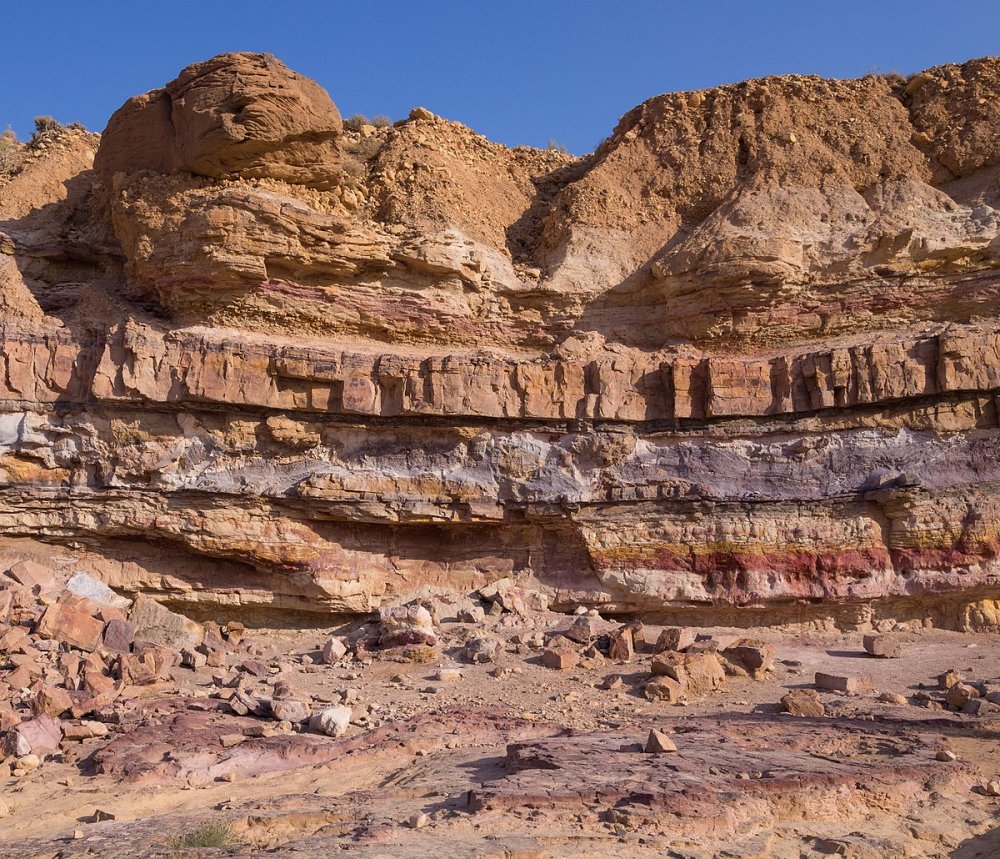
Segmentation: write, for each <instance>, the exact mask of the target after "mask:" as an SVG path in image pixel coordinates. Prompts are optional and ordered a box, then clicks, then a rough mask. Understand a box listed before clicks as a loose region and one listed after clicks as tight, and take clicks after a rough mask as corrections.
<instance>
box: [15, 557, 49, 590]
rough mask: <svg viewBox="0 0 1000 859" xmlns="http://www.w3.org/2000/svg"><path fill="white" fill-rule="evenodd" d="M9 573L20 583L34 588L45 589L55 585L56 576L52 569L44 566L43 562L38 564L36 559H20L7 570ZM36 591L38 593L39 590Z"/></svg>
mask: <svg viewBox="0 0 1000 859" xmlns="http://www.w3.org/2000/svg"><path fill="white" fill-rule="evenodd" d="M7 575H8V576H10V577H11V578H12V579H13V580H14V581H15V582H17V583H18V584H20V585H24V587H26V588H30V589H32V590H34V589H35V588H38V590H43V589H47V588H50V587H54V586H55V576H54V575H53V573H52V570H50V569H48V567H43V566H42V565H41V564H36V563H35V562H34V561H20V562H19V563H17V564H14V566H13V567H11V568H10V569H9V570H7ZM35 592H36V593H37V592H38V591H35Z"/></svg>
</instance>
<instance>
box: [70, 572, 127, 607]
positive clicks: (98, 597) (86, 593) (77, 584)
mask: <svg viewBox="0 0 1000 859" xmlns="http://www.w3.org/2000/svg"><path fill="white" fill-rule="evenodd" d="M66 590H68V591H69V592H70V593H71V594H76V595H77V596H79V597H84V598H85V599H89V600H90V601H91V602H94V603H96V604H97V605H101V606H111V607H113V608H123V609H124V608H128V607H129V606H130V605H132V600H130V599H128V598H127V597H123V596H119V595H118V594H116V593H115V592H114V591H113V590H111V588H109V587H108V586H107V585H106V584H104V582H102V581H100V580H98V579H95V578H94V577H93V576H92V575H90V574H89V573H85V572H83V571H82V570H79V571H77V572H75V573H74V574H73V575H72V577H71V578H70V580H69V581H68V582H66Z"/></svg>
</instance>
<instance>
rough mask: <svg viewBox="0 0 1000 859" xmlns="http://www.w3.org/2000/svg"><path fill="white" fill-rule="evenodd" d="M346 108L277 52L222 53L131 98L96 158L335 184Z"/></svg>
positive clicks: (112, 167)
mask: <svg viewBox="0 0 1000 859" xmlns="http://www.w3.org/2000/svg"><path fill="white" fill-rule="evenodd" d="M342 130H343V123H342V122H341V118H340V114H339V112H338V111H337V108H336V107H335V106H334V104H333V102H332V101H331V100H330V97H329V95H327V93H326V91H325V90H324V89H323V88H322V87H321V86H319V84H317V83H316V82H315V81H312V80H310V79H309V78H306V77H303V76H302V75H299V74H296V73H295V72H293V71H291V70H289V69H288V68H287V67H286V66H285V65H284V64H283V63H281V62H280V61H279V60H277V59H275V58H274V57H272V56H271V55H270V54H247V53H232V54H220V55H219V56H217V57H214V58H212V59H211V60H207V61H205V62H203V63H196V64H194V65H191V66H188V67H187V68H186V69H184V70H183V71H182V72H181V73H180V75H178V76H177V78H176V79H175V80H173V81H171V82H170V83H168V84H167V85H166V87H164V88H163V89H161V90H153V91H152V92H149V93H146V94H145V95H141V96H136V97H135V98H132V99H129V101H127V102H126V103H125V104H124V105H123V106H122V107H121V108H119V109H118V111H116V112H115V114H114V115H113V116H112V117H111V119H110V121H109V122H108V126H107V128H106V129H105V130H104V134H103V135H102V138H101V146H100V148H99V149H98V152H97V156H96V158H95V160H94V166H95V168H96V169H97V171H98V172H99V173H101V174H102V175H103V176H104V177H105V181H107V182H110V180H111V178H112V177H113V176H114V174H115V173H118V172H125V173H134V172H137V171H140V170H152V171H155V172H158V173H169V172H171V171H173V170H184V171H187V172H189V173H194V174H197V175H200V176H210V177H213V178H218V177H222V176H245V177H267V178H271V179H280V180H282V181H285V182H292V183H298V184H303V185H310V186H313V187H318V188H329V187H332V186H333V185H335V184H336V182H337V180H338V178H339V176H340V158H339V153H338V149H337V138H338V137H339V136H340V134H341V132H342Z"/></svg>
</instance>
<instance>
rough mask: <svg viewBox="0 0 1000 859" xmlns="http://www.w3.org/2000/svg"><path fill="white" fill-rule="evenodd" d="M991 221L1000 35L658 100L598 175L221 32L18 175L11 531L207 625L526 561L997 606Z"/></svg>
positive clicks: (620, 134) (759, 619)
mask: <svg viewBox="0 0 1000 859" xmlns="http://www.w3.org/2000/svg"><path fill="white" fill-rule="evenodd" d="M998 234H1000V60H997V59H983V60H973V61H971V62H968V63H966V64H964V65H961V66H957V65H955V66H942V67H940V68H935V69H930V70H928V71H926V72H922V73H920V74H918V75H915V76H913V77H911V78H909V79H903V78H901V77H881V76H868V77H866V78H863V79H861V80H855V81H834V80H823V79H819V78H813V77H781V78H766V79H761V80H755V81H748V82H745V83H741V84H736V85H731V86H725V87H720V88H717V89H712V90H705V91H699V92H690V93H677V94H669V95H661V96H657V97H655V98H652V99H650V100H649V101H647V102H645V103H643V104H642V105H640V106H638V107H636V108H634V109H633V110H631V111H630V112H629V113H627V114H626V115H625V116H624V117H623V118H622V120H621V121H620V123H619V124H618V126H617V127H616V128H615V129H614V131H613V133H612V134H611V136H610V137H608V138H607V140H605V141H604V142H603V143H602V144H601V145H600V146H599V147H598V149H597V150H596V151H595V152H594V153H593V154H591V155H588V156H586V157H583V158H574V157H571V156H568V155H564V154H561V153H559V152H556V151H539V150H533V149H528V148H515V149H509V148H506V147H503V146H500V145H497V144H495V143H491V142H490V141H487V140H485V139H483V138H482V137H480V136H479V135H477V134H475V133H474V132H472V131H470V130H469V129H467V128H465V127H463V126H461V125H459V124H457V123H454V122H448V121H446V120H444V119H441V118H438V117H435V116H433V115H431V114H429V112H427V111H425V110H422V109H420V110H415V111H414V112H413V113H412V114H411V117H410V118H409V119H407V120H403V121H400V122H397V123H396V124H395V125H394V126H392V127H390V128H384V129H383V128H375V127H373V126H362V127H361V128H360V129H359V130H358V129H345V127H344V125H343V123H342V121H341V118H340V115H339V113H338V112H337V109H336V107H335V106H334V104H333V102H332V101H331V100H330V98H329V96H328V95H327V94H326V93H325V92H324V91H323V90H322V88H320V87H319V86H318V85H317V84H315V83H314V82H312V81H310V80H308V79H306V78H303V77H302V76H300V75H297V74H295V73H294V72H291V71H289V70H288V69H287V68H285V66H283V65H282V64H281V63H280V62H279V61H277V60H276V59H274V58H273V57H270V56H267V55H256V54H227V55H222V56H219V57H216V58H214V59H212V60H209V61H208V62H205V63H200V64H197V65H194V66H191V67H189V68H187V69H185V70H184V71H183V72H181V74H180V75H179V77H178V78H177V79H176V80H174V81H171V82H170V83H168V84H167V85H166V86H165V87H164V88H163V89H161V90H155V91H153V92H150V93H146V94H145V95H140V96H137V97H135V98H132V99H130V100H129V101H128V102H126V104H125V105H123V106H122V108H121V109H119V110H118V111H117V112H116V113H115V114H114V116H112V117H111V119H110V121H109V124H108V127H107V129H106V130H105V132H104V134H103V135H102V136H100V137H98V136H97V135H90V134H87V133H85V132H83V131H82V130H78V129H76V130H74V129H69V130H65V131H62V132H57V133H52V134H50V135H48V136H47V137H45V138H44V139H41V140H40V141H36V143H35V144H34V146H33V148H32V152H31V154H30V157H28V158H27V159H26V160H25V161H24V163H23V164H22V165H21V166H20V168H19V170H18V171H17V172H13V173H10V172H8V173H7V174H4V175H2V176H0V331H2V337H3V350H2V351H3V354H2V358H0V360H2V372H0V529H2V534H3V537H2V540H0V554H2V555H3V557H4V558H5V559H9V560H12V561H13V560H15V559H21V558H27V557H32V556H34V555H37V554H39V553H41V552H44V553H46V554H48V555H49V556H50V557H52V556H54V557H55V558H56V559H57V561H58V562H59V563H61V564H63V565H65V566H69V567H73V568H74V569H75V568H81V569H88V570H91V571H93V572H95V573H97V574H99V575H100V577H102V578H103V579H105V580H106V581H108V582H109V583H110V584H112V585H113V586H115V587H117V588H118V589H120V590H122V591H125V592H128V593H131V594H137V593H149V594H153V595H156V596H158V598H160V599H165V600H166V601H168V602H172V603H176V604H182V605H184V607H185V609H186V610H187V611H191V612H195V613H197V612H198V611H199V610H200V611H202V612H203V613H205V614H208V615H211V614H212V613H213V612H214V611H216V610H217V609H220V607H225V609H226V611H231V609H232V607H234V606H241V607H242V609H243V611H244V612H245V613H246V614H247V615H248V616H249V617H253V616H255V615H256V616H260V617H265V616H266V615H267V612H274V613H275V616H280V615H282V614H286V615H287V613H289V612H297V613H315V614H317V615H320V616H322V615H328V614H329V613H331V612H363V611H370V610H372V609H373V608H376V607H377V606H379V605H380V604H382V603H383V602H385V601H387V600H389V599H391V598H393V597H394V596H396V595H398V594H400V593H406V592H409V591H413V590H415V589H418V588H421V587H426V586H443V587H449V588H455V589H459V590H469V589H472V588H475V587H480V586H483V585H485V584H487V583H489V582H490V581H492V580H495V579H499V578H502V577H508V576H509V577H513V578H515V579H517V580H518V581H521V582H523V583H525V584H527V585H530V586H532V587H538V588H541V589H544V590H546V591H548V592H549V594H550V595H551V597H552V600H553V603H554V605H556V606H557V607H558V606H564V607H569V606H572V605H576V604H579V603H586V604H592V605H596V606H600V607H601V608H602V609H604V610H607V611H612V612H621V613H627V612H642V613H648V614H654V615H660V616H670V617H676V618H682V619H687V620H690V621H691V622H695V623H697V622H698V620H699V619H704V620H705V621H708V620H711V621H712V622H728V623H732V624H734V625H741V624H744V623H746V624H749V623H755V624H759V623H799V622H831V623H837V624H840V625H843V626H862V627H867V626H869V625H875V626H876V627H877V626H878V624H879V622H880V621H881V620H883V619H896V620H902V621H906V622H912V623H916V624H929V623H933V624H939V625H942V626H948V627H954V628H971V627H995V626H997V625H998V624H1000V489H998V488H997V487H998V478H1000V460H998V456H997V454H998V452H1000V412H998V404H997V391H998V389H1000V237H998ZM220 610H221V609H220Z"/></svg>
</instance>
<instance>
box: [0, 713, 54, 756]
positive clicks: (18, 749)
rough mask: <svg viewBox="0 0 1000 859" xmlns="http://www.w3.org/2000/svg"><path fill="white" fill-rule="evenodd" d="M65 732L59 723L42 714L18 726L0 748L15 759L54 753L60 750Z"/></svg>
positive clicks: (7, 735)
mask: <svg viewBox="0 0 1000 859" xmlns="http://www.w3.org/2000/svg"><path fill="white" fill-rule="evenodd" d="M62 736H63V732H62V728H61V727H60V725H59V722H58V721H56V720H55V719H53V718H52V717H51V716H49V715H47V714H45V713H42V714H40V715H38V716H35V718H34V719H28V720H27V721H25V722H21V724H20V725H16V726H15V727H13V728H12V729H11V730H10V731H8V732H7V734H6V735H5V736H4V738H3V742H2V744H0V748H2V750H3V752H4V754H6V755H12V756H14V757H22V756H23V755H29V754H35V755H42V754H45V753H46V752H54V751H55V750H56V749H58V748H59V742H60V741H61V740H62Z"/></svg>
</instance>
